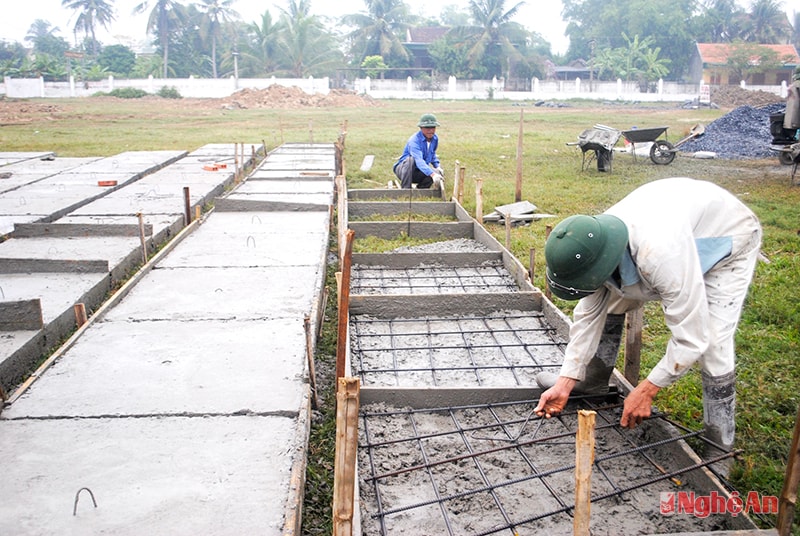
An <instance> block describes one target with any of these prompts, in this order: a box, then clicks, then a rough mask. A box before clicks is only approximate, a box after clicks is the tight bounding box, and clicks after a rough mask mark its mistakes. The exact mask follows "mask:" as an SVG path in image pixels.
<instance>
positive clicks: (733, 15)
mask: <svg viewBox="0 0 800 536" xmlns="http://www.w3.org/2000/svg"><path fill="white" fill-rule="evenodd" d="M320 1H321V0H320ZM528 1H537V0H528ZM236 2H237V0H193V1H191V0H139V3H138V4H137V5H136V7H135V8H134V13H143V14H147V16H148V18H147V23H146V28H143V30H145V31H146V33H147V35H148V36H149V37H150V38H151V39H152V45H153V46H154V47H155V50H156V54H157V57H153V56H142V55H139V56H134V58H135V59H134V66H132V67H131V66H130V61H129V60H130V54H131V53H132V51H130V50H127V51H123V50H121V49H120V48H119V47H120V46H121V45H109V46H106V47H104V46H103V44H102V43H100V42H99V41H98V40H97V38H96V36H97V32H96V31H97V29H98V28H100V27H103V28H106V29H108V28H109V27H110V26H111V25H112V23H113V22H114V21H115V20H116V16H117V14H116V12H115V7H114V4H115V0H61V3H62V5H63V6H64V7H66V8H68V9H70V10H72V11H74V13H75V19H74V20H75V22H74V26H73V27H72V28H71V30H72V32H73V33H74V34H75V39H74V41H75V44H74V45H70V44H69V42H68V41H67V40H65V39H64V38H63V37H61V36H60V35H59V32H60V29H59V28H55V27H53V26H52V25H51V24H50V23H49V22H48V21H47V20H45V19H37V20H35V21H33V22H32V24H31V26H30V30H29V32H28V35H27V36H26V37H25V45H27V46H28V47H30V48H29V50H30V51H31V52H32V53H34V54H35V56H31V57H28V56H27V54H26V52H25V49H24V45H20V46H18V47H13V46H10V45H11V44H8V43H7V44H5V45H6V46H5V49H4V53H5V56H7V57H5V58H3V62H2V63H1V64H0V68H2V69H3V72H4V73H5V74H16V73H20V72H32V71H42V70H44V71H45V72H47V76H49V77H50V78H53V79H58V78H59V77H63V76H65V75H66V73H67V71H69V69H70V62H69V58H67V57H66V56H65V53H67V52H76V53H79V54H83V55H85V57H84V58H83V59H82V61H81V66H82V68H84V69H85V70H86V72H89V71H90V70H91V69H92V68H93V67H94V66H97V69H99V70H102V69H107V70H108V71H110V72H114V73H117V72H121V71H120V69H122V67H121V66H120V63H119V62H120V61H122V59H123V58H125V59H124V69H122V71H124V70H125V69H127V70H128V71H129V72H130V73H132V74H133V75H142V74H145V75H146V74H159V75H160V76H161V77H162V78H169V77H171V76H176V77H185V76H190V75H191V76H199V77H211V78H216V77H218V76H229V75H231V74H232V73H233V72H234V71H236V73H237V74H241V75H242V76H247V77H259V76H270V75H287V76H301V77H305V76H309V75H313V76H331V75H333V74H334V73H336V72H337V71H338V70H340V69H342V68H345V67H350V68H359V67H361V66H364V68H370V71H371V72H373V73H377V72H379V71H376V67H375V66H376V65H383V66H384V67H381V70H380V72H381V74H382V75H383V74H384V73H389V72H392V73H393V74H391V75H390V74H386V75H387V76H405V74H403V73H404V71H402V69H407V68H409V67H413V66H414V63H413V62H414V61H419V59H418V58H417V57H416V56H414V55H413V54H412V49H411V44H410V43H408V42H407V41H408V35H409V34H408V31H409V29H413V28H416V27H420V26H422V27H426V26H435V27H439V28H440V31H439V32H438V33H439V34H441V35H442V37H440V38H439V39H438V40H437V41H435V42H433V43H428V44H427V45H426V47H427V52H428V55H429V60H427V61H429V62H430V63H429V64H428V65H431V64H432V65H433V67H434V68H435V70H436V72H437V73H439V75H440V76H449V75H453V76H458V77H470V78H489V77H493V76H497V77H505V78H506V79H521V80H524V79H526V78H527V79H528V80H530V77H532V76H539V77H545V76H547V73H548V72H551V71H552V65H553V64H566V63H568V62H570V61H572V60H579V59H580V60H583V61H585V62H586V63H587V64H588V65H589V66H591V68H592V72H593V74H597V75H598V76H599V77H601V78H609V79H615V78H622V79H626V80H635V81H638V82H639V83H640V84H642V85H643V86H646V85H648V84H650V83H652V82H653V81H655V80H657V79H659V78H666V79H673V80H680V79H682V78H683V77H685V76H686V75H687V73H688V69H689V61H690V59H691V57H692V55H693V53H694V50H695V43H697V42H709V43H718V42H719V43H733V42H737V43H751V44H757V43H793V44H795V46H798V45H800V31H798V24H800V14H795V17H794V20H793V21H790V20H789V19H788V17H787V16H786V14H785V12H784V11H783V6H782V1H781V0H753V1H752V3H751V4H750V7H749V8H748V9H743V8H741V7H739V4H738V3H737V2H736V0H672V1H671V2H668V3H665V2H653V1H652V0H616V1H614V2H608V1H607V0H563V11H562V16H563V18H564V21H565V22H566V25H567V26H566V35H567V36H568V37H569V39H570V45H569V48H568V50H567V51H566V53H565V54H564V55H561V56H554V55H553V54H552V52H551V46H550V43H548V42H547V41H546V40H544V39H543V38H542V36H541V35H540V34H538V33H535V32H532V31H530V30H528V29H527V28H526V27H525V26H524V24H523V23H522V21H519V20H517V18H518V15H519V11H520V9H521V7H522V6H523V5H524V4H525V2H524V1H518V0H469V2H468V4H467V5H466V6H464V5H463V4H461V5H459V4H455V3H451V4H446V5H444V6H441V9H440V11H439V13H438V15H437V14H436V13H434V12H433V11H426V12H424V13H419V14H414V13H411V10H410V8H409V5H408V4H407V3H406V1H405V0H363V2H364V9H363V10H361V11H359V12H358V13H343V14H341V15H340V16H338V17H335V18H333V19H326V18H321V17H318V16H316V15H314V12H313V9H312V3H311V0H283V2H284V4H283V6H284V7H278V8H273V9H275V10H276V11H275V12H274V13H271V12H270V11H269V9H265V10H264V12H263V14H262V15H261V16H260V19H259V20H257V21H244V20H242V19H241V17H240V15H239V14H238V13H237V12H236V10H235V8H236ZM437 7H439V6H437ZM79 35H80V36H81V37H82V41H80V42H79V40H78V36H79ZM414 46H417V47H418V46H419V45H414ZM110 47H114V48H111V49H110V50H109V51H108V52H106V53H105V54H104V53H103V51H104V49H106V48H110ZM123 48H124V47H123ZM34 57H35V58H36V59H35V61H33V58H34ZM71 57H75V56H74V55H73V56H71ZM101 58H102V61H101ZM112 58H115V59H112ZM367 58H369V61H367V62H366V63H365V59H367ZM415 58H417V59H416V60H415ZM767 59H768V58H765V59H764V60H765V61H766V60H767ZM34 64H35V65H34ZM387 68H388V69H387ZM742 74H743V75H746V74H747V73H744V72H743V73H742Z"/></svg>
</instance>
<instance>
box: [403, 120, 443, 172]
mask: <svg viewBox="0 0 800 536" xmlns="http://www.w3.org/2000/svg"><path fill="white" fill-rule="evenodd" d="M438 146H439V137H438V136H437V135H436V134H434V135H433V138H431V145H430V149H429V148H428V141H427V140H426V139H425V135H424V134H423V133H422V131H421V130H419V131H417V133H416V134H413V135H412V136H411V137H410V138H408V141H407V142H406V146H405V148H404V149H403V154H402V155H401V156H400V158H399V159H398V160H397V162H396V163H395V164H394V167H397V164H399V163H400V162H402V161H403V160H405V159H406V158H408V157H409V156H410V157H412V158H413V159H414V161H415V162H416V164H417V169H419V170H420V171H421V172H423V173H424V174H425V175H431V174H432V173H433V168H437V167H439V157H438V156H436V147H438Z"/></svg>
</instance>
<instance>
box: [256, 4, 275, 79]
mask: <svg viewBox="0 0 800 536" xmlns="http://www.w3.org/2000/svg"><path fill="white" fill-rule="evenodd" d="M281 29H282V28H281V25H280V24H279V23H273V21H272V15H271V14H270V12H269V11H265V12H264V13H263V14H262V15H261V24H258V23H255V22H253V23H252V24H250V26H249V27H248V30H249V33H250V52H249V55H250V56H251V57H252V58H253V59H254V60H255V61H256V62H257V64H258V66H259V68H260V69H262V70H263V72H264V74H269V73H272V72H273V71H274V70H275V67H276V65H277V56H278V38H279V36H280V32H281Z"/></svg>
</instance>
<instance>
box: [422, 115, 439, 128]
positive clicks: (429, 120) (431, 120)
mask: <svg viewBox="0 0 800 536" xmlns="http://www.w3.org/2000/svg"><path fill="white" fill-rule="evenodd" d="M417 126H418V127H438V126H439V121H437V120H436V116H435V115H433V114H422V117H420V118H419V123H417Z"/></svg>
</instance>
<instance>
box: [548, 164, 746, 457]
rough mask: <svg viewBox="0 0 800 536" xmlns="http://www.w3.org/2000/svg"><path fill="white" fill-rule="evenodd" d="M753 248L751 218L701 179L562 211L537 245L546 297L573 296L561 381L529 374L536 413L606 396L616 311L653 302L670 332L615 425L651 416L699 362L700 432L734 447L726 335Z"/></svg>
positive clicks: (619, 314)
mask: <svg viewBox="0 0 800 536" xmlns="http://www.w3.org/2000/svg"><path fill="white" fill-rule="evenodd" d="M760 244H761V226H760V224H759V222H758V219H757V218H756V216H755V215H754V214H753V212H751V211H750V209H749V208H747V207H746V206H745V205H744V204H743V203H742V202H741V201H739V199H737V198H736V197H735V196H734V195H732V194H731V193H729V192H728V191H726V190H724V189H722V188H720V187H719V186H716V185H715V184H712V183H710V182H705V181H699V180H695V179H689V178H671V179H662V180H657V181H654V182H651V183H648V184H645V185H643V186H640V187H639V188H637V189H635V190H634V191H633V192H631V193H630V194H629V195H627V196H626V197H625V198H624V199H622V200H621V201H620V202H618V203H617V204H616V205H614V206H612V207H611V208H609V209H608V210H607V211H606V212H605V213H603V214H599V215H597V216H584V215H578V216H571V217H569V218H566V219H565V220H563V221H562V222H560V223H559V224H558V225H557V226H556V227H555V228H554V229H553V231H552V232H551V233H550V236H549V237H548V239H547V242H546V244H545V253H544V254H545V260H546V263H547V270H546V276H547V283H548V285H549V286H550V289H551V290H552V292H553V294H555V295H556V296H558V297H559V298H562V299H565V300H578V299H579V300H580V301H579V302H578V303H577V304H576V306H575V310H574V318H573V324H572V326H571V328H570V333H569V343H568V344H567V348H566V351H565V355H564V362H563V364H562V367H561V371H560V374H559V376H557V377H556V375H555V374H552V373H541V374H539V375H538V376H537V382H539V384H540V386H541V387H542V388H546V389H547V390H546V391H545V392H543V393H542V395H541V397H540V398H539V403H538V404H537V406H536V408H534V411H535V412H536V413H537V414H538V415H539V416H545V417H550V416H552V415H555V414H558V413H559V412H561V411H562V410H563V409H564V407H565V406H566V404H567V399H568V397H569V395H570V393H571V392H573V391H574V392H575V393H576V394H581V393H583V394H597V393H602V392H607V391H608V381H609V378H610V376H611V373H612V372H613V370H614V365H615V363H616V359H617V353H618V350H619V344H620V339H621V334H622V327H623V321H624V314H625V313H626V312H628V311H631V310H634V309H636V308H638V307H640V306H641V305H643V304H644V302H646V301H651V300H660V301H661V307H662V310H663V311H664V315H665V319H666V324H667V326H668V327H669V329H670V331H671V332H672V333H671V335H672V336H671V338H670V340H669V342H668V343H667V348H666V351H665V353H664V356H663V357H662V358H661V360H660V361H659V362H658V364H656V366H655V367H654V368H653V370H652V371H651V372H650V374H649V375H648V376H647V379H645V380H643V381H642V382H641V383H639V385H638V386H637V387H636V388H635V389H634V390H633V391H631V393H630V394H629V395H628V396H627V397H626V399H625V404H624V408H623V412H622V418H621V420H620V424H621V425H622V426H623V427H626V428H633V427H635V426H636V425H638V424H640V423H641V422H642V420H643V419H645V418H647V417H649V416H650V411H651V407H652V405H653V398H654V397H655V396H656V393H658V391H659V390H660V389H662V388H664V387H666V386H668V385H670V384H672V383H674V382H675V381H676V380H678V378H680V377H681V376H683V375H684V374H685V373H686V372H687V371H688V370H689V368H691V366H692V365H694V364H695V363H698V364H699V366H700V370H701V376H702V384H703V424H704V427H705V436H706V438H707V439H709V440H711V441H713V442H714V443H716V444H717V445H719V446H721V447H722V448H724V449H725V450H730V449H731V448H732V447H733V440H734V432H735V421H734V410H735V404H736V395H735V381H736V378H735V371H734V362H735V355H734V335H735V332H736V326H737V324H738V322H739V317H740V315H741V311H742V306H743V304H744V300H745V297H746V295H747V290H748V287H749V286H750V281H751V279H752V276H753V271H754V269H755V264H756V260H757V258H758V254H759V250H760Z"/></svg>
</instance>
